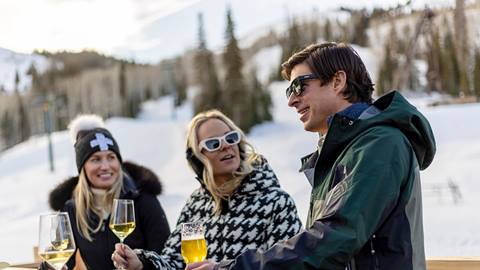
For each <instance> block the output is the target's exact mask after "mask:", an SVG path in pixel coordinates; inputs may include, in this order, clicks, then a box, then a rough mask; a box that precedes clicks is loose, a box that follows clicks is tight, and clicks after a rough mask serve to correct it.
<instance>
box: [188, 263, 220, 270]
mask: <svg viewBox="0 0 480 270" xmlns="http://www.w3.org/2000/svg"><path fill="white" fill-rule="evenodd" d="M214 266H215V264H214V263H213V262H211V261H203V262H196V263H191V264H188V265H187V267H186V268H185V270H211V269H213V267H214Z"/></svg>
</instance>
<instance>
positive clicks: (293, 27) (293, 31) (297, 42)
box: [277, 19, 306, 80]
mask: <svg viewBox="0 0 480 270" xmlns="http://www.w3.org/2000/svg"><path fill="white" fill-rule="evenodd" d="M305 45H306V44H305V42H304V41H303V39H302V36H301V35H300V28H299V26H298V24H297V22H296V20H295V19H292V21H291V22H290V23H289V27H288V31H287V35H286V36H285V37H283V38H282V39H281V40H280V46H281V47H282V54H281V58H280V64H282V63H284V62H285V61H287V60H288V58H290V56H292V55H293V54H294V53H296V52H298V51H300V50H301V49H302V48H303V47H305ZM281 72H282V67H281V65H279V66H278V70H277V80H282V77H281Z"/></svg>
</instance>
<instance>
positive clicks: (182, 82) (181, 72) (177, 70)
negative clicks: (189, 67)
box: [173, 57, 187, 107]
mask: <svg viewBox="0 0 480 270" xmlns="http://www.w3.org/2000/svg"><path fill="white" fill-rule="evenodd" d="M173 74H174V77H175V91H176V94H175V107H178V106H180V105H182V104H183V102H185V100H186V99H187V74H186V73H185V69H184V68H183V62H182V58H181V57H177V58H176V59H175V63H174V72H173Z"/></svg>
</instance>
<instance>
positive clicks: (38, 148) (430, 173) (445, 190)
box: [0, 48, 480, 262]
mask: <svg viewBox="0 0 480 270" xmlns="http://www.w3.org/2000/svg"><path fill="white" fill-rule="evenodd" d="M358 50H359V53H360V55H361V56H362V57H363V58H364V59H365V60H367V61H366V65H367V67H368V68H369V69H370V68H372V64H373V63H372V62H371V61H372V59H374V57H373V55H372V54H371V53H370V52H369V51H368V50H367V49H362V48H358ZM272 51H273V52H275V49H274V48H272V49H270V50H269V51H266V52H263V54H264V55H270V54H271V53H272ZM261 54H262V52H260V55H261ZM264 61H265V62H268V61H269V60H268V59H264ZM272 61H273V60H272ZM267 66H268V65H267ZM265 68H266V67H265ZM286 86H287V83H285V82H284V83H275V84H272V85H271V86H270V88H269V89H270V91H271V93H272V98H273V102H274V112H273V115H274V118H275V119H274V121H273V122H270V123H265V124H262V125H259V126H257V127H255V128H254V129H253V130H252V132H251V133H250V134H249V136H248V137H249V139H250V141H251V142H252V144H253V145H254V146H255V147H256V148H257V150H258V151H259V152H260V153H262V154H263V155H265V156H266V158H267V159H268V160H269V162H270V163H271V165H272V167H273V169H274V170H275V172H276V174H277V176H278V177H279V180H280V184H281V185H282V187H283V188H284V189H285V190H287V192H289V193H290V194H291V195H292V196H293V198H294V200H295V202H296V204H297V207H298V210H299V215H300V217H301V218H302V220H303V221H304V222H305V220H306V216H307V211H308V200H309V196H310V185H309V184H308V182H307V181H306V179H305V178H304V176H303V175H302V174H300V173H298V168H299V166H300V161H299V158H300V157H302V156H304V155H305V154H307V153H309V152H311V151H312V150H313V149H315V145H316V141H317V139H318V136H317V135H316V134H313V133H307V132H305V131H303V126H302V125H301V123H300V122H299V120H298V116H297V114H296V112H295V111H294V110H293V109H291V108H288V107H287V106H286V102H287V101H286V99H285V94H284V89H285V87H286ZM411 101H412V102H414V103H415V104H417V105H418V106H419V109H420V110H421V111H422V112H423V113H424V114H425V115H426V116H427V118H428V119H429V120H430V121H431V125H432V127H433V129H434V132H435V135H436V139H437V144H438V152H437V155H436V158H435V160H434V162H433V164H432V165H431V166H430V167H429V168H428V169H427V170H426V171H424V172H422V185H423V186H422V188H423V193H424V197H423V200H424V229H425V241H426V254H427V256H475V255H477V256H478V254H480V233H479V231H478V227H479V226H480V215H478V210H476V207H477V205H479V203H480V197H479V196H478V195H477V193H478V191H477V189H478V188H480V184H479V183H478V181H476V180H477V178H478V177H476V174H475V172H476V170H475V169H476V167H477V166H478V164H480V142H479V141H478V138H479V137H480V125H479V124H478V119H477V118H478V115H480V104H471V105H463V106H459V105H456V106H443V107H436V108H427V107H423V105H422V104H424V103H425V102H424V101H425V99H423V98H411ZM172 104H173V101H172V99H171V98H170V97H166V98H163V99H160V100H157V101H152V102H147V103H145V104H144V106H143V111H142V113H141V115H140V116H139V118H138V119H134V120H132V119H124V118H111V119H109V120H108V121H107V127H108V128H109V129H110V130H111V131H112V133H113V134H114V136H115V138H116V139H117V141H118V143H119V145H120V150H121V152H122V156H123V158H124V159H125V160H132V161H135V162H138V163H140V164H142V165H145V166H147V167H150V168H152V169H153V170H154V171H155V172H156V173H157V174H158V175H159V176H160V177H161V179H162V181H163V185H164V190H165V191H164V194H163V195H161V196H160V197H159V199H160V201H161V203H162V205H163V206H164V208H165V210H166V213H167V216H168V219H169V222H170V226H173V225H174V224H175V221H176V219H177V216H178V214H179V212H180V208H181V207H182V205H183V203H184V202H185V200H186V198H187V196H188V195H189V194H190V193H191V192H192V191H193V189H195V188H196V187H198V182H197V181H196V180H194V174H193V172H191V171H190V170H189V169H188V167H187V162H186V160H185V154H184V150H185V149H184V147H185V132H186V124H187V123H188V121H189V119H190V118H191V116H192V111H191V104H190V103H187V104H185V105H184V106H183V107H181V108H179V109H178V110H176V111H175V114H174V115H175V117H173V112H174V111H173V109H172ZM53 142H54V156H55V167H56V171H55V172H54V173H50V172H49V171H48V163H47V161H48V158H47V139H46V138H45V137H44V136H39V137H34V138H31V139H30V140H29V141H27V142H24V143H22V144H20V145H18V146H16V147H14V148H12V149H10V150H8V151H5V152H3V153H2V154H1V155H0V185H1V186H2V188H1V189H0V198H2V199H1V200H0V217H1V221H2V224H3V227H2V230H0V261H8V262H28V261H31V260H32V259H33V254H32V247H33V246H34V245H35V244H36V242H37V239H38V236H37V233H38V215H39V214H41V213H44V212H48V211H49V209H48V203H47V198H48V193H49V191H50V190H51V189H52V188H53V187H54V186H55V185H57V184H58V183H60V182H61V181H62V180H63V179H65V178H66V177H68V176H71V175H75V174H76V167H75V160H74V153H73V146H72V144H71V142H70V141H69V138H68V134H67V132H65V131H63V132H56V133H54V134H53ZM449 183H450V184H449ZM452 183H453V184H452ZM452 185H453V186H452ZM455 186H456V187H457V188H456V189H455V188H454V187H455ZM454 190H457V191H458V192H455V191H454ZM458 194H460V195H461V198H458V197H456V196H457V195H458ZM457 199H458V201H457V202H456V203H455V200H457Z"/></svg>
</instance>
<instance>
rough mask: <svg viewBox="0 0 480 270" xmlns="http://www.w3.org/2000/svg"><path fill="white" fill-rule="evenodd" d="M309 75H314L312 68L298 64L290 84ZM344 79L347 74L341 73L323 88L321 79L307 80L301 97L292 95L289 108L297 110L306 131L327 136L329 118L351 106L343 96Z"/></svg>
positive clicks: (293, 71) (289, 99)
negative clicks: (300, 77) (299, 77)
mask: <svg viewBox="0 0 480 270" xmlns="http://www.w3.org/2000/svg"><path fill="white" fill-rule="evenodd" d="M307 74H312V70H311V69H310V67H309V66H308V65H306V64H304V63H301V64H298V65H296V66H295V67H294V68H293V69H292V72H291V75H290V78H291V80H290V82H291V81H293V80H294V79H295V78H297V77H298V76H302V75H307ZM344 77H345V73H344V72H339V75H338V76H337V75H336V76H334V78H333V79H332V80H331V82H329V83H326V84H324V85H323V86H322V85H321V82H320V80H319V79H313V80H307V81H305V82H304V91H303V93H302V94H301V95H300V96H296V95H294V94H292V95H290V97H289V98H288V106H290V107H294V108H295V109H296V111H297V113H298V115H299V119H300V121H302V123H303V126H304V129H305V130H307V131H312V132H320V133H321V134H325V133H326V132H327V130H328V124H327V117H328V116H330V115H333V114H335V113H337V112H339V111H341V110H342V109H344V108H346V107H348V106H349V105H350V103H349V102H348V101H346V100H345V99H344V98H343V95H342V90H343V89H344V88H345V85H346V84H345V81H346V80H345V78H344Z"/></svg>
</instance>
